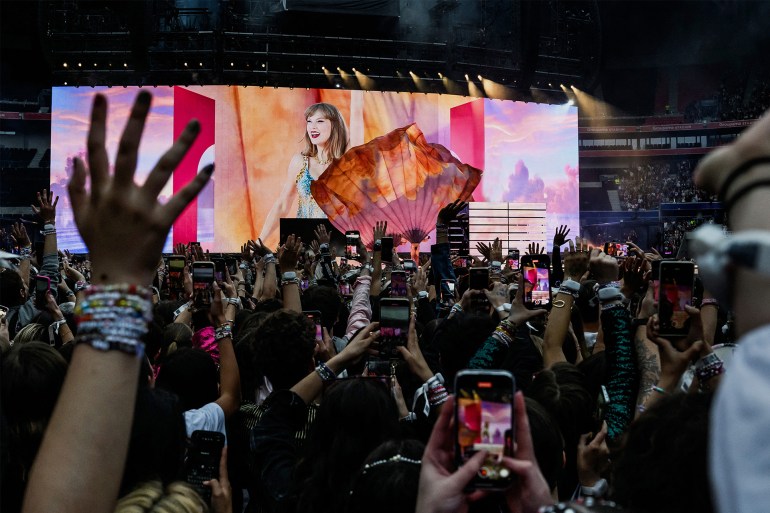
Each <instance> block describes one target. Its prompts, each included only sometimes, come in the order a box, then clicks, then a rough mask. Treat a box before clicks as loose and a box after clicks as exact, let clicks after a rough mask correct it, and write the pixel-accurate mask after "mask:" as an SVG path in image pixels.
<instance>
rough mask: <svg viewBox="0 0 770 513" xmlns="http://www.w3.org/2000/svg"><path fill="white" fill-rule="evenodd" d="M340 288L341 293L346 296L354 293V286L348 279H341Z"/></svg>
mask: <svg viewBox="0 0 770 513" xmlns="http://www.w3.org/2000/svg"><path fill="white" fill-rule="evenodd" d="M338 290H339V292H340V295H342V296H344V297H349V296H352V295H353V288H352V287H351V286H350V283H348V282H346V281H341V282H340V284H339V286H338Z"/></svg>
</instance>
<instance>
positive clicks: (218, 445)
mask: <svg viewBox="0 0 770 513" xmlns="http://www.w3.org/2000/svg"><path fill="white" fill-rule="evenodd" d="M224 447H225V435H223V434H222V433H220V432H218V431H204V430H200V429H199V430H197V431H193V433H192V436H191V437H190V446H189V448H188V449H187V457H186V458H185V481H187V482H188V483H190V484H191V485H192V487H193V488H195V490H196V491H197V492H198V493H199V494H200V495H201V497H203V500H205V501H206V502H207V503H209V502H211V488H208V487H206V486H203V483H204V482H205V481H209V480H211V479H219V460H220V459H221V458H222V449H223V448H224Z"/></svg>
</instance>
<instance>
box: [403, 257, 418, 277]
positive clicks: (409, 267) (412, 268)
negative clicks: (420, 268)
mask: <svg viewBox="0 0 770 513" xmlns="http://www.w3.org/2000/svg"><path fill="white" fill-rule="evenodd" d="M404 271H406V272H408V273H409V274H414V273H416V272H417V264H416V263H415V262H414V260H410V259H406V260H404Z"/></svg>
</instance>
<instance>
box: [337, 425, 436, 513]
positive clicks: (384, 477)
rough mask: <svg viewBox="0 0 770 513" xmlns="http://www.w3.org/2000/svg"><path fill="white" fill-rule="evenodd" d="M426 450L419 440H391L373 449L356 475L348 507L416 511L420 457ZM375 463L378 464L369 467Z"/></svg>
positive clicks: (351, 510)
mask: <svg viewBox="0 0 770 513" xmlns="http://www.w3.org/2000/svg"><path fill="white" fill-rule="evenodd" d="M424 450H425V444H423V443H422V442H420V441H417V440H388V441H387V442H385V443H383V444H381V445H380V446H379V447H377V448H376V449H374V450H373V451H372V452H371V453H370V454H369V456H368V457H367V458H366V460H365V461H364V466H363V467H362V468H361V469H360V470H359V472H358V475H357V476H355V478H354V479H353V484H352V486H351V488H350V499H349V501H348V504H347V507H346V508H345V511H346V512H347V513H362V512H367V513H391V512H394V511H414V509H415V507H416V506H417V488H418V484H419V482H420V469H421V468H422V467H421V465H420V464H419V461H420V460H421V459H422V453H423V451H424ZM401 458H407V459H408V460H409V461H405V460H403V459H401ZM414 461H417V462H418V463H414ZM372 463H375V465H373V466H368V467H367V465H371V464H372Z"/></svg>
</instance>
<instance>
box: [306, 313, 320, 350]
mask: <svg viewBox="0 0 770 513" xmlns="http://www.w3.org/2000/svg"><path fill="white" fill-rule="evenodd" d="M302 313H303V314H305V317H307V318H308V319H310V320H311V321H312V322H313V324H315V343H316V344H321V343H323V341H324V332H323V327H322V326H321V312H319V311H318V310H304V311H303V312H302Z"/></svg>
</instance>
